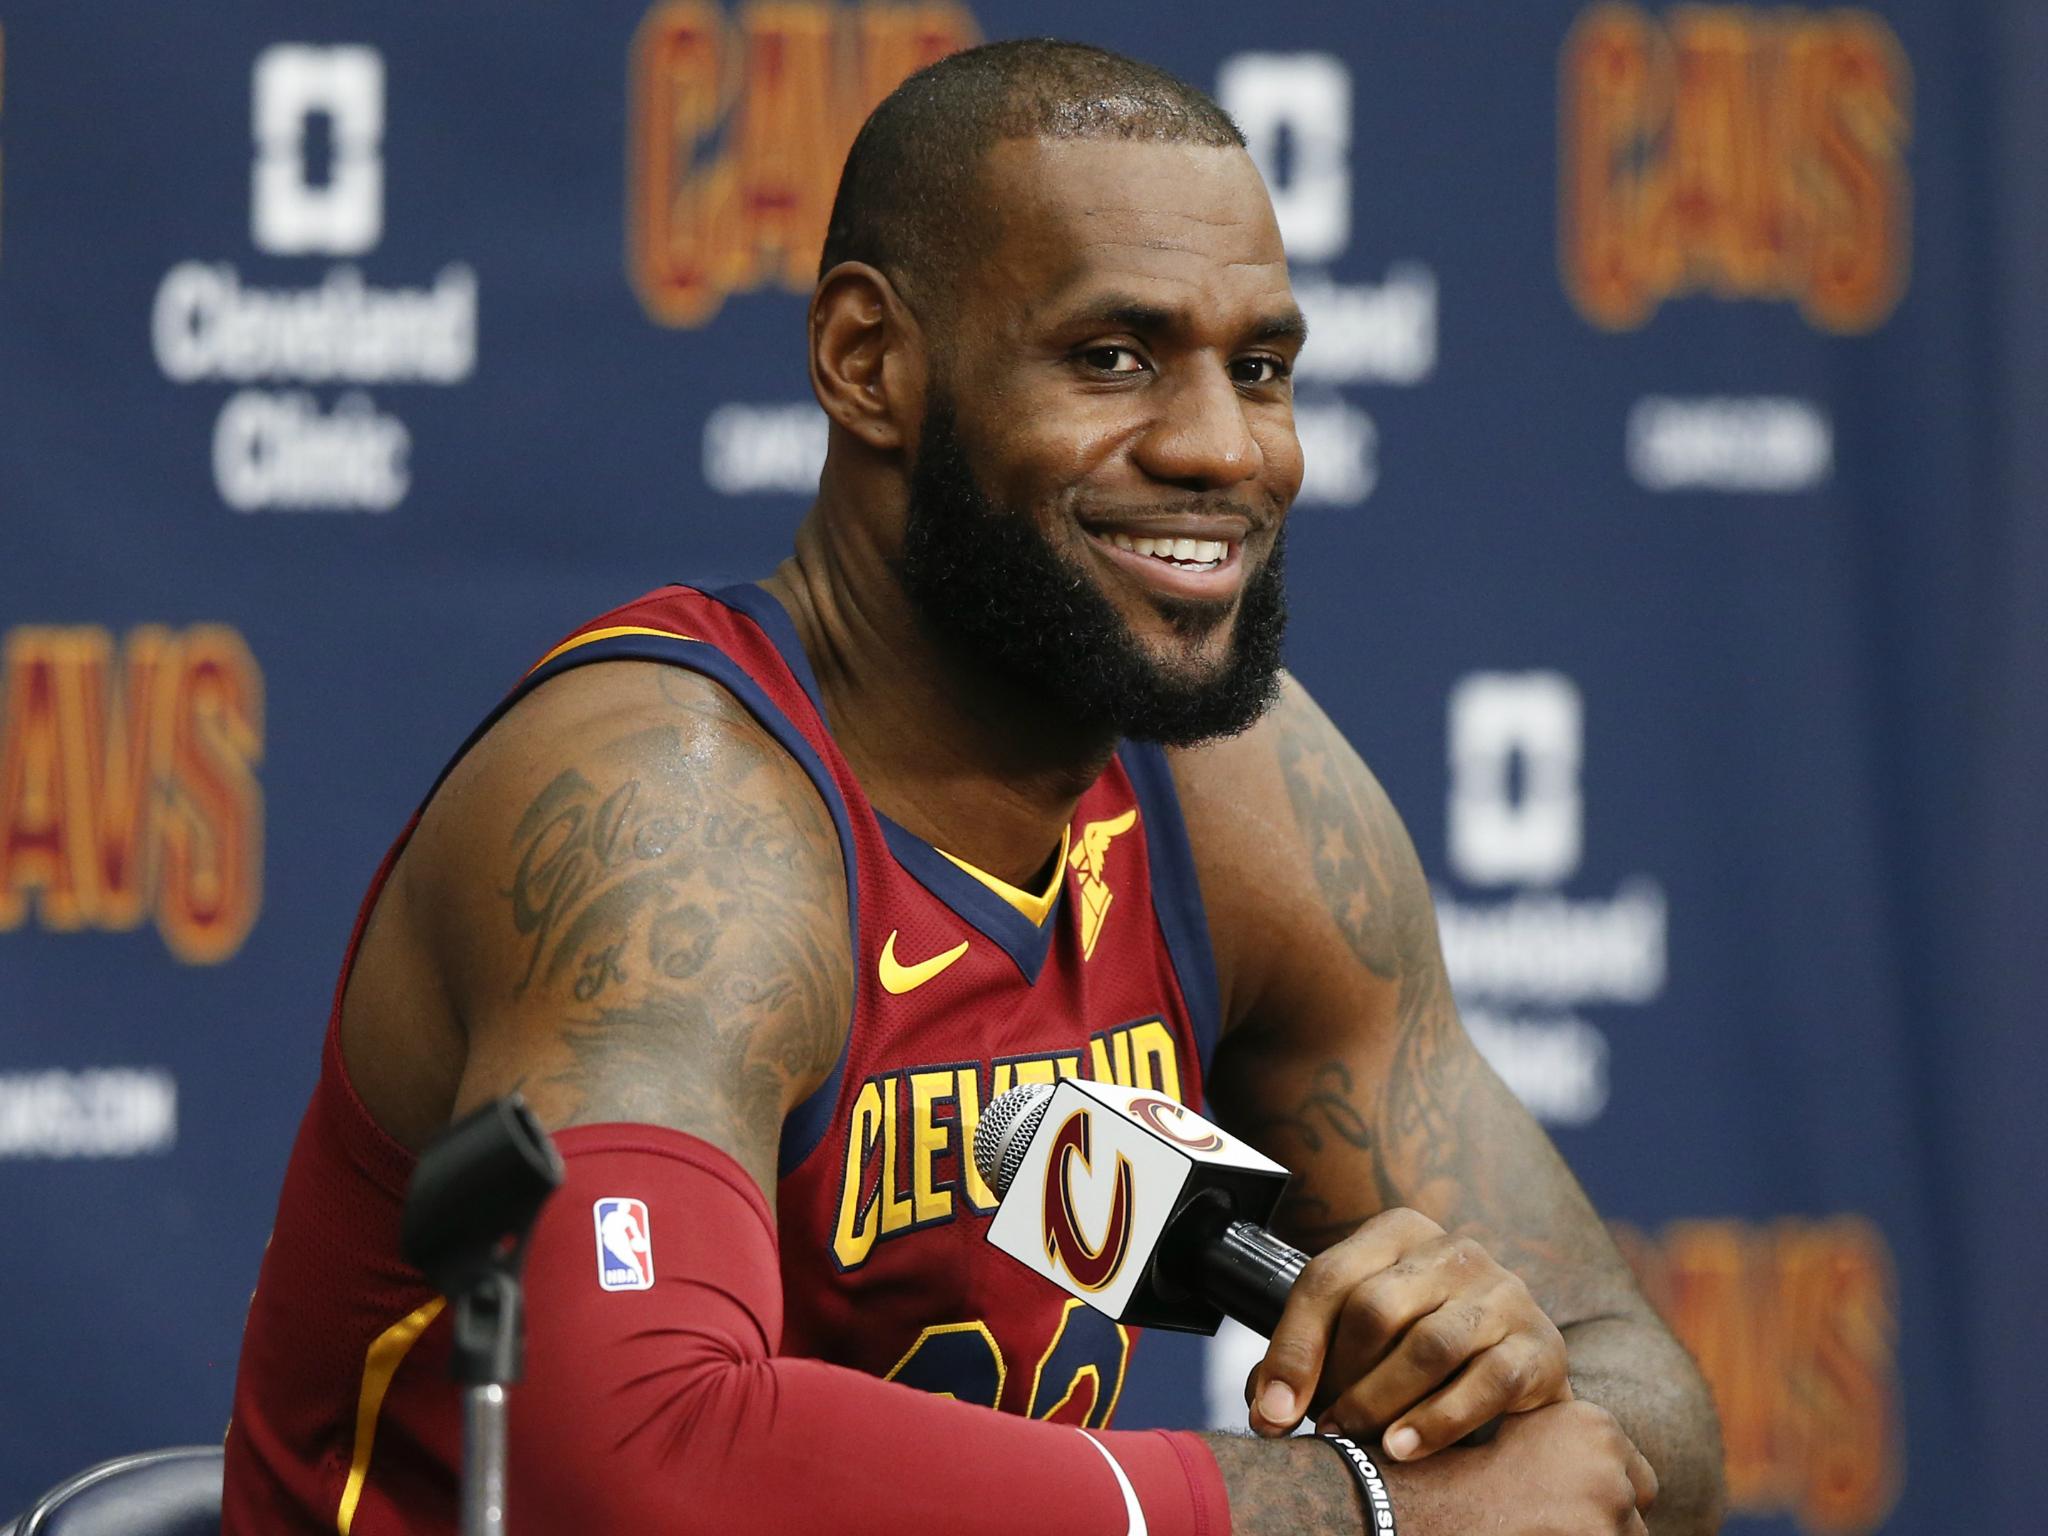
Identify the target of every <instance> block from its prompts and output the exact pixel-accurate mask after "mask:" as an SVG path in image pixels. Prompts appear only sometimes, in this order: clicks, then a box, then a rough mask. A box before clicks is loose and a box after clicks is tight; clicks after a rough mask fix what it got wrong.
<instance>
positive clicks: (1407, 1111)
mask: <svg viewBox="0 0 2048 1536" xmlns="http://www.w3.org/2000/svg"><path fill="white" fill-rule="evenodd" d="M1277 750H1278V755H1279V760H1280V766H1281V771H1282V773H1283V775H1284V777H1285V780H1286V783H1287V790H1288V797H1289V800H1290V801H1291V802H1292V805H1293V809H1294V815H1295V822H1296V825H1297V827H1298V828H1299V829H1300V833H1301V836H1302V839H1303V841H1304V843H1305V844H1306V846H1307V848H1308V850H1309V853H1310V857H1311V860H1312V862H1313V867H1314V871H1315V876H1316V883H1317V887H1318V889H1319V890H1320V892H1321V894H1322V897H1323V901H1324V904H1325V906H1326V907H1327V909H1328V912H1329V916H1330V918H1331V920H1332V921H1333V922H1334V923H1335V925H1336V927H1337V930H1338V932H1339V933H1340V934H1342V936H1343V938H1344V940H1345V943H1346V944H1347V945H1348V946H1349V948H1350V950H1351V953H1352V955H1353V956H1354V957H1355V958H1356V959H1357V961H1358V962H1359V964H1360V965H1362V966H1364V967H1365V968H1366V969H1367V970H1368V971H1369V972H1371V974H1372V975H1373V977H1375V978H1377V979H1378V980H1379V981H1381V982H1386V983H1391V984H1392V985H1393V987H1394V988H1395V994H1394V1003H1393V1009H1392V1013H1393V1018H1392V1025H1391V1030H1390V1037H1391V1038H1390V1042H1388V1044H1389V1045H1390V1050H1389V1054H1388V1055H1387V1056H1386V1058H1385V1059H1386V1061H1387V1067H1386V1070H1385V1073H1384V1078H1383V1081H1382V1083H1381V1084H1380V1086H1379V1091H1378V1093H1377V1094H1376V1095H1375V1094H1372V1093H1370V1092H1369V1091H1367V1089H1366V1088H1365V1087H1364V1086H1363V1085H1362V1084H1360V1083H1358V1082H1357V1081H1356V1080H1355V1079H1354V1077H1353V1071H1352V1068H1351V1067H1350V1066H1348V1065H1347V1064H1346V1063H1345V1062H1344V1061H1341V1060H1332V1061H1327V1062H1325V1063H1323V1064H1322V1065H1321V1066H1319V1067H1317V1068H1316V1069H1315V1070H1314V1071H1313V1073H1312V1075H1311V1076H1310V1078H1309V1080H1308V1082H1307V1084H1306V1085H1305V1087H1304V1088H1303V1089H1298V1090H1297V1098H1296V1101H1295V1104H1294V1108H1293V1109H1292V1110H1291V1111H1289V1112H1288V1113H1287V1114H1285V1115H1282V1116H1279V1117H1277V1118H1276V1119H1274V1120H1273V1121H1271V1122H1270V1124H1271V1126H1272V1128H1273V1129H1274V1130H1278V1131H1286V1132H1288V1133H1290V1134H1291V1138H1292V1143H1293V1147H1298V1148H1299V1150H1300V1154H1301V1155H1300V1157H1299V1160H1298V1161H1297V1162H1296V1163H1295V1164H1294V1166H1295V1167H1296V1168H1297V1169H1298V1170H1299V1177H1298V1180H1297V1188H1296V1191H1295V1192H1294V1193H1292V1194H1291V1195H1290V1198H1289V1207H1290V1210H1289V1212H1288V1214H1289V1215H1290V1216H1291V1217H1293V1218H1294V1219H1295V1221H1296V1223H1297V1224H1296V1225H1295V1231H1296V1233H1297V1234H1298V1235H1299V1236H1301V1237H1302V1238H1303V1239H1304V1240H1305V1241H1311V1242H1316V1243H1318V1244H1319V1245H1327V1244H1328V1243H1329V1242H1333V1241H1336V1240H1337V1239H1338V1238H1340V1237H1342V1236H1343V1235H1344V1234H1345V1233H1346V1232H1348V1231H1350V1230H1351V1229H1352V1228H1354V1227H1356V1226H1357V1225H1358V1224H1359V1223H1360V1222H1362V1221H1364V1220H1365V1219H1366V1218H1367V1217H1369V1216H1371V1215H1372V1214H1373V1211H1374V1209H1375V1208H1376V1209H1385V1208H1386V1207H1388V1206H1393V1205H1407V1206H1413V1207H1414V1208H1416V1209H1418V1210H1421V1211H1424V1212H1426V1213H1428V1214H1429V1215H1431V1216H1433V1217H1435V1219H1436V1220H1438V1221H1439V1222H1441V1223H1442V1224H1443V1225H1444V1226H1445V1227H1446V1228H1447V1229H1449V1230H1451V1231H1454V1232H1457V1231H1462V1232H1466V1233H1469V1234H1470V1235H1472V1236H1474V1237H1477V1238H1478V1239H1480V1241H1482V1242H1484V1243H1485V1244H1486V1245H1487V1247H1488V1249H1489V1251H1491V1252H1492V1253H1493V1254H1494V1256H1495V1257H1496V1258H1498V1259H1499V1260H1500V1261H1501V1262H1502V1263H1504V1264H1507V1265H1510V1266H1512V1267H1513V1268H1515V1269H1517V1270H1519V1271H1521V1272H1522V1274H1523V1277H1524V1279H1526V1280H1527V1281H1528V1282H1529V1283H1530V1286H1531V1288H1532V1289H1534V1290H1535V1291H1536V1293H1537V1295H1538V1296H1539V1298H1541V1299H1543V1300H1544V1301H1545V1302H1546V1304H1552V1305H1555V1304H1559V1303H1563V1302H1565V1301H1566V1300H1567V1294H1568V1293H1569V1292H1570V1290H1571V1289H1572V1286H1571V1281H1570V1279H1569V1271H1570V1270H1571V1269H1572V1266H1571V1265H1570V1264H1568V1263H1564V1262H1562V1261H1563V1260H1564V1257H1565V1256H1564V1255H1563V1254H1562V1253H1560V1251H1559V1246H1558V1238H1559V1236H1561V1235H1562V1234H1563V1233H1564V1232H1565V1231H1567V1230H1569V1229H1570V1228H1571V1227H1572V1226H1574V1225H1576V1223H1577V1221H1578V1219H1579V1218H1580V1217H1581V1215H1583V1219H1584V1221H1585V1222H1586V1223H1588V1224H1591V1225H1595V1226H1597V1223H1596V1222H1595V1221H1594V1218H1593V1216H1592V1213H1591V1211H1590V1209H1589V1208H1587V1207H1586V1206H1585V1202H1584V1199H1583V1197H1582V1196H1580V1195H1579V1194H1578V1192H1577V1190H1576V1188H1575V1187H1574V1186H1572V1185H1571V1180H1570V1175H1569V1174H1567V1173H1565V1171H1564V1169H1563V1167H1562V1165H1561V1164H1559V1163H1558V1162H1557V1160H1556V1156H1555V1153H1554V1152H1552V1151H1551V1149H1550V1148H1549V1146H1548V1143H1547V1141H1546V1140H1545V1138H1544V1137H1543V1134H1542V1132H1541V1131H1540V1130H1538V1129H1536V1127H1535V1126H1534V1125H1533V1124H1530V1123H1529V1122H1528V1120H1527V1117H1526V1115H1525V1114H1524V1113H1523V1112H1522V1111H1521V1110H1520V1108H1519V1107H1518V1106H1517V1105H1516V1104H1515V1103H1514V1100H1513V1098H1512V1096H1511V1095H1509V1094H1508V1092H1507V1089H1506V1088H1505V1086H1503V1085H1502V1084H1501V1082H1500V1080H1499V1079H1498V1078H1497V1077H1495V1076H1494V1074H1493V1072H1492V1071H1491V1070H1490V1069H1489V1068H1488V1067H1487V1066H1486V1064H1485V1063H1484V1062H1483V1061H1482V1060H1481V1059H1480V1057H1479V1055H1478V1053H1477V1052H1476V1051H1475V1050H1474V1049H1473V1048H1472V1045H1471V1043H1470V1042H1469V1041H1468V1040H1467V1039H1466V1038H1465V1036H1464V1032H1463V1030H1462V1028H1461V1027H1460V1026H1459V1024H1458V1020H1457V1010H1456V1006H1455V1004H1454V1003H1453V1002H1452V999H1451V990H1450V982H1449V979H1448V977H1447V976H1446V975H1445V972H1444V967H1443V960H1442V958H1441V955H1440V954H1439V952H1438V948H1437V943H1436V933H1435V924H1434V921H1433V919H1432V917H1431V909H1430V901H1429V887H1428V883H1427V881H1426V880H1425V879H1424V877H1423V874H1422V869H1421V866H1420V864H1419V863H1418V862H1417V860H1416V858H1415V852H1414V848H1413V846H1412V844H1410V843H1409V841H1408V836H1407V833H1406V831H1405V829H1403V827H1402V826H1401V822H1400V818H1399V816H1398V815H1397V814H1396V812H1395V810H1394V808H1393V806H1392V805H1391V804H1390V803H1389V802H1388V800H1387V798H1386V794H1385V792H1384V791H1383V790H1381V789H1380V787H1379V785H1378V784H1377V783H1376V782H1375V781H1374V780H1373V778H1372V776H1371V774H1370V773H1369V772H1367V770H1366V769H1365V766H1364V765H1363V764H1362V763H1360V762H1359V761H1358V759H1357V757H1356V756H1355V755H1354V754H1353V753H1352V752H1351V750H1350V748H1349V747H1348V746H1347V745H1346V744H1345V743H1344V741H1343V739H1342V738H1341V737H1340V736H1339V735H1338V734H1337V732H1336V729H1335V728H1334V727H1333V726H1331V725H1330V723H1329V722H1328V721H1327V720H1325V719H1323V718H1322V716H1321V715H1320V713H1319V712H1317V711H1315V710H1313V709H1312V708H1307V707H1300V708H1294V709H1289V710H1288V712H1287V714H1286V716H1285V718H1284V719H1283V720H1282V721H1281V723H1280V731H1279V735H1278V746H1277ZM1381 1048H1382V1049H1387V1048H1388V1045H1382V1047H1381ZM1325 1128H1327V1130H1328V1131H1329V1132H1330V1133H1332V1134H1331V1135H1329V1136H1325V1135H1324V1134H1323V1130H1324V1129H1325ZM1293 1147H1290V1150H1293Z"/></svg>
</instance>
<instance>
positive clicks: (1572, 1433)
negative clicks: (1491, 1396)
mask: <svg viewBox="0 0 2048 1536" xmlns="http://www.w3.org/2000/svg"><path fill="white" fill-rule="evenodd" d="M1385 1475H1386V1479H1387V1491H1388V1494H1389V1496H1390V1497H1391V1498H1392V1499H1393V1502H1394V1515H1395V1518H1396V1519H1397V1520H1398V1521H1399V1522H1400V1526H1401V1529H1402V1530H1403V1531H1413V1532H1416V1533H1417V1536H1425V1533H1433V1532H1438V1531H1442V1532H1454V1531H1486V1532H1489V1533H1493V1532H1498V1533H1499V1536H1521V1533H1532V1536H1533V1533H1537V1532H1541V1533H1542V1536H1581V1533H1584V1536H1593V1533H1596V1532H1597V1533H1600V1536H1607V1533H1610V1532H1615V1533H1623V1532H1625V1533H1628V1536H1645V1532H1646V1529H1647V1528H1646V1527H1645V1525H1644V1523H1643V1520H1644V1516H1645V1515H1646V1514H1647V1513H1648V1511H1649V1508H1650V1505H1651V1503H1652V1502H1653V1501H1654V1500H1655V1499H1656V1497H1657V1474H1656V1473H1655V1472H1653V1471H1652V1470H1651V1469H1650V1464H1649V1463H1648V1462H1647V1461H1645V1460H1644V1459H1643V1456H1642V1453H1641V1452H1640V1451H1638V1450H1637V1449H1636V1447H1635V1443H1634V1442H1633V1441H1631V1440H1630V1439H1629V1437H1628V1435H1627V1434H1626V1433H1624V1432H1623V1430H1622V1427H1621V1426H1620V1425H1619V1424H1617V1423H1616V1422H1615V1421H1614V1416H1613V1415H1612V1414H1610V1413H1608V1411H1607V1410H1606V1409H1605V1408H1601V1407H1599V1406H1597V1405H1596V1404H1593V1403H1587V1402H1571V1403H1554V1404H1552V1405H1551V1406H1549V1407H1547V1408H1540V1409H1538V1410H1536V1411H1535V1412H1533V1413H1524V1414H1518V1415H1516V1416H1515V1417H1513V1418H1510V1419H1507V1420H1505V1421H1504V1422H1503V1423H1502V1424H1501V1427H1500V1433H1499V1434H1498V1435H1496V1436H1495V1437H1494V1438H1493V1439H1492V1440H1491V1441H1490V1442H1488V1443H1487V1444H1485V1445H1481V1446H1473V1447H1471V1448H1469V1449H1467V1448H1463V1447H1461V1448H1458V1449H1455V1450H1452V1451H1449V1452H1447V1453H1445V1454H1444V1455H1442V1456H1439V1457H1437V1458H1436V1459H1435V1460H1433V1461H1429V1462H1426V1463H1424V1464H1423V1465H1421V1466H1419V1467H1417V1466H1409V1467H1395V1468H1391V1469H1386V1474H1385Z"/></svg>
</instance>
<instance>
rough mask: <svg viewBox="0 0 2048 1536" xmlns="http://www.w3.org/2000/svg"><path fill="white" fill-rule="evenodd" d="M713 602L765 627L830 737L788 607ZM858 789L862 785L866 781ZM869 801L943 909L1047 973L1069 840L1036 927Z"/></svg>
mask: <svg viewBox="0 0 2048 1536" xmlns="http://www.w3.org/2000/svg"><path fill="white" fill-rule="evenodd" d="M707 595H708V596H710V597H712V598H715V599H716V600H717V601H719V602H721V603H724V604H725V605H726V606H727V607H728V608H732V609H736V610H737V611H738V612H740V613H742V614H744V615H745V616H746V617H748V618H750V619H752V620H753V621H754V623H755V624H756V625H757V626H759V628H760V630H761V632H762V633H763V634H765V635H766V636H767V637H768V641H769V643H770V644H771V645H773V646H774V647H775V649H776V651H777V653H778V654H780V656H781V657H782V662H783V665H784V666H786V667H788V668H789V670H790V674H791V675H792V676H793V677H795V678H796V680H797V683H798V684H799V685H800V686H801V687H802V688H803V690H804V692H805V693H806V694H807V695H808V696H809V697H810V701H811V706H812V708H813V709H815V710H816V711H817V715H818V724H819V726H820V727H821V728H822V729H823V730H824V731H825V733H826V734H827V735H830V734H831V730H832V726H831V723H830V721H828V720H827V719H826V716H825V700H824V695H823V694H822V693H820V691H819V689H818V678H817V674H816V673H815V672H813V671H812V670H811V660H810V657H809V656H808V655H806V654H805V652H804V646H803V640H802V638H801V637H800V636H799V635H798V634H797V630H796V621H795V620H793V619H792V618H790V616H789V610H788V609H787V608H785V607H783V606H782V602H781V600H780V599H779V598H777V597H776V596H775V594H774V593H772V592H770V591H769V590H768V589H767V588H766V587H764V586H762V585H761V584H760V583H759V582H742V583H740V584H738V585H735V586H730V587H721V588H719V589H718V590H716V591H714V592H711V593H709V594H707ZM855 782H856V783H858V779H856V781H855ZM861 798H862V799H863V800H865V801H867V807H868V809H869V811H871V812H872V813H873V815H874V818H875V820H876V822H877V823H878V824H879V825H880V826H881V829H882V839H883V841H884V842H886V843H887V844H888V846H889V852H890V853H891V854H892V855H894V856H895V859H896V862H897V864H899V865H900V866H901V867H902V868H903V870H904V872H905V873H906V874H908V875H909V876H910V877H911V878H912V879H914V880H916V881H917V883H918V884H919V885H921V886H923V887H924V888H925V889H926V890H927V891H929V892H930V893H931V894H932V895H933V896H934V897H936V898H937V899H938V900H939V901H940V902H942V903H943V904H944V905H945V906H946V907H947V909H948V910H950V911H951V912H952V913H953V915H954V916H956V917H958V918H959V919H960V920H961V921H962V922H964V923H966V924H967V925H968V926H969V927H971V928H973V929H974V930H975V931H976V932H977V933H979V934H981V935H982V936H983V937H984V938H986V939H987V940H988V941H989V942H990V943H992V944H994V945H995V946H996V948H998V949H1000V950H1001V951H1002V952H1003V953H1004V954H1006V955H1008V956H1009V957H1010V959H1011V961H1012V962H1013V963H1014V964H1015V965H1016V967H1017V969H1018V971H1019V972H1020V973H1021V974H1022V975H1023V977H1024V980H1025V981H1026V982H1027V983H1035V982H1036V981H1037V980H1038V978H1039V975H1040V974H1041V973H1042V972H1043V971H1044V969H1045V960H1046V956H1047V955H1049V954H1051V952H1052V936H1053V933H1054V931H1055V930H1056V928H1057V927H1058V924H1059V914H1060V908H1061V905H1062V900H1063V897H1062V893H1063V892H1064V891H1065V890H1066V886H1067V876H1066V861H1065V858H1064V852H1065V848H1066V842H1065V839H1064V837H1063V838H1062V841H1061V851H1062V855H1063V857H1062V859H1061V862H1060V867H1059V869H1058V870H1057V871H1056V873H1055V878H1054V881H1053V886H1052V891H1051V900H1050V901H1049V902H1048V903H1047V906H1046V911H1045V916H1044V917H1043V918H1042V919H1040V920H1038V921H1036V922H1034V921H1032V919H1031V918H1030V917H1029V916H1027V915H1026V914H1025V913H1023V912H1021V911H1019V910H1018V909H1017V907H1015V906H1013V905H1012V904H1011V903H1010V902H1009V901H1008V900H1007V899H1006V898H1005V897H1003V896H1002V895H1001V894H999V893H998V892H997V891H996V890H994V889H993V888H992V887H990V886H989V885H987V884H985V883H983V881H982V880H981V879H980V878H978V877H977V876H976V875H975V874H974V873H971V872H970V870H969V868H968V867H967V866H965V865H964V864H963V863H961V862H958V861H956V859H955V858H954V857H953V856H952V855H949V854H946V853H944V852H942V851H941V850H939V849H937V848H934V847H933V846H932V845H931V844H930V843H928V842H926V841H925V840H924V839H923V838H921V837H919V836H918V835H917V834H916V833H915V832H912V831H910V830H909V829H908V828H907V827H904V826H902V825H900V824H899V823H897V822H895V821H893V820H891V819H890V818H889V817H888V816H887V815H885V814H884V813H883V811H882V810H881V808H880V807H878V806H877V805H876V804H875V803H874V801H873V800H871V799H868V795H867V791H866V789H865V788H864V787H863V788H862V790H861Z"/></svg>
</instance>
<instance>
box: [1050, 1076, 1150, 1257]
mask: <svg viewBox="0 0 2048 1536" xmlns="http://www.w3.org/2000/svg"><path fill="white" fill-rule="evenodd" d="M1088 1123H1089V1114H1088V1111H1087V1110H1085V1109H1077V1110H1075V1111H1074V1112H1073V1113H1072V1114H1071V1115H1069V1116H1067V1118H1066V1121H1065V1123H1064V1124H1062V1125H1061V1126H1060V1128H1059V1131H1058V1133H1057V1134H1056V1135H1055V1136H1054V1138H1053V1144H1052V1155H1051V1156H1050V1157H1048V1158H1047V1159H1046V1164H1045V1256H1046V1257H1047V1258H1048V1259H1051V1260H1052V1261H1053V1262H1054V1263H1056V1264H1058V1265H1059V1266H1060V1267H1061V1268H1062V1269H1064V1270H1066V1272H1067V1273H1068V1274H1069V1275H1071V1276H1073V1279H1074V1284H1076V1285H1078V1286H1080V1287H1081V1289H1082V1290H1084V1291H1099V1290H1101V1289H1102V1288H1103V1287H1104V1286H1106V1285H1108V1284H1109V1283H1110V1282H1111V1281H1112V1280H1114V1279H1116V1277H1117V1275H1118V1273H1119V1272H1120V1271H1121V1270H1122V1269H1123V1267H1124V1259H1125V1258H1126V1257H1127V1256H1128V1255H1129V1253H1130V1251H1131V1160H1130V1159H1129V1158H1127V1157H1125V1156H1124V1155H1123V1153H1121V1152H1119V1153H1117V1155H1116V1186H1115V1192H1114V1194H1112V1196H1111V1197H1110V1206H1109V1220H1108V1222H1107V1223H1106V1224H1105V1225H1104V1227H1103V1231H1102V1241H1100V1242H1098V1243H1091V1242H1089V1241H1088V1239H1087V1237H1086V1236H1085V1235H1084V1234H1083V1232H1082V1230H1081V1221H1080V1218H1079V1217H1078V1216H1076V1215H1075V1214H1074V1188H1073V1169H1074V1164H1075V1163H1076V1162H1079V1163H1080V1165H1081V1166H1082V1167H1083V1168H1088V1169H1090V1171H1093V1169H1092V1164H1091V1161H1090V1159H1089V1156H1088V1148H1089V1140H1090V1138H1089V1134H1088Z"/></svg>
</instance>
